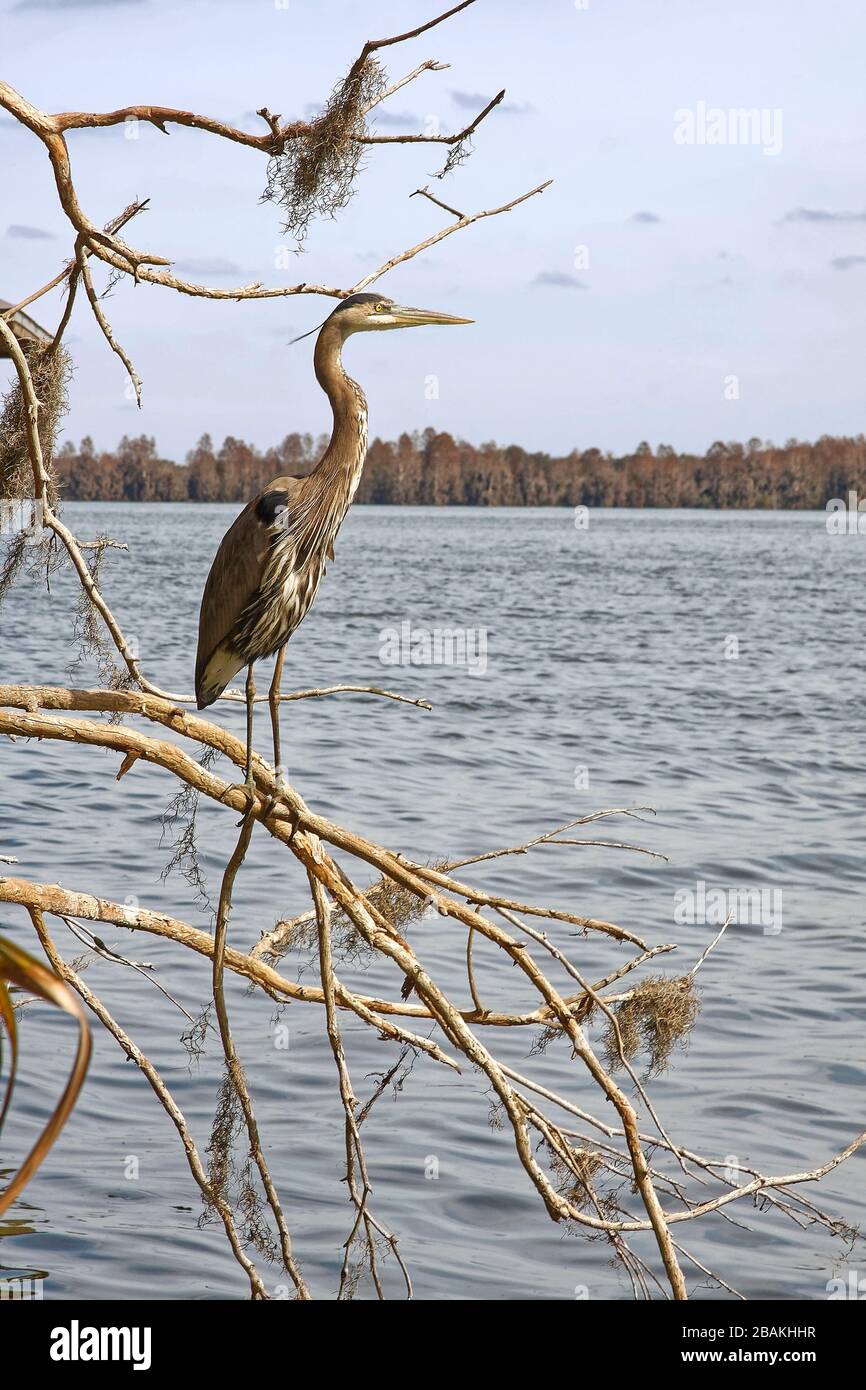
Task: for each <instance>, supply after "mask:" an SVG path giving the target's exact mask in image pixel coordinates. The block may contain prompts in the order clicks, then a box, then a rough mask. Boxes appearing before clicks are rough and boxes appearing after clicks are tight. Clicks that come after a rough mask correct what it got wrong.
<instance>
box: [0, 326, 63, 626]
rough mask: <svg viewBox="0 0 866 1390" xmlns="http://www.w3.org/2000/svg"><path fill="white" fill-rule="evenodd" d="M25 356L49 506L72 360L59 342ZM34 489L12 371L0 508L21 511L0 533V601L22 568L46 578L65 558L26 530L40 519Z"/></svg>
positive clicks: (2, 424)
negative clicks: (6, 532) (6, 530)
mask: <svg viewBox="0 0 866 1390" xmlns="http://www.w3.org/2000/svg"><path fill="white" fill-rule="evenodd" d="M26 355H27V360H28V365H29V367H30V374H31V376H32V379H33V387H34V390H35V392H36V398H37V400H38V401H39V413H38V416H37V429H38V432H39V440H40V443H41V445H42V461H43V464H44V466H45V471H46V473H47V475H48V479H49V483H48V489H47V492H48V502H49V503H50V505H51V506H52V507H53V506H55V505H56V503H57V487H56V484H55V482H54V468H53V460H54V450H55V448H56V445H57V436H58V434H59V432H60V426H61V424H62V422H63V418H64V416H65V414H66V408H67V405H68V395H67V392H68V387H69V379H70V377H71V375H72V359H71V358H70V356H69V353H68V352H67V351H66V349H65V348H62V347H60V346H59V345H58V347H57V348H56V349H55V350H54V351H52V350H51V347H50V346H46V347H39V348H30V349H29V351H28V352H27V354H26ZM35 491H36V488H35V484H34V480H33V465H32V463H31V461H30V451H29V447H28V442H27V406H26V404H25V401H24V393H23V391H22V390H21V383H20V381H19V380H18V377H17V375H16V377H15V378H14V380H13V382H12V385H11V386H10V387H9V389H8V391H7V392H6V394H5V396H4V397H3V402H2V406H0V507H2V505H3V504H4V503H5V504H7V505H8V504H12V506H13V508H14V507H15V505H16V504H20V505H21V515H20V519H18V520H17V521H16V524H15V525H14V527H13V528H12V529H11V530H10V534H9V535H3V536H2V537H0V540H2V542H3V544H2V553H0V559H2V563H0V602H2V600H3V599H4V598H5V597H6V595H7V593H8V592H9V590H10V589H11V587H12V585H13V584H14V582H15V580H16V579H17V578H18V576H19V575H20V573H21V572H22V570H24V569H29V570H30V572H31V573H32V574H34V575H39V576H40V577H44V578H46V579H50V576H51V574H52V572H53V571H54V570H55V569H57V568H59V566H60V565H61V564H62V563H63V560H64V558H65V556H64V555H63V554H61V552H60V551H59V549H58V548H57V546H55V545H52V538H51V536H50V535H49V534H48V533H47V532H44V533H43V535H42V539H41V540H40V539H39V537H38V532H37V534H36V535H35V536H34V534H33V532H32V531H28V530H27V529H26V528H27V527H28V526H32V525H33V523H34V522H37V523H38V520H39V518H38V516H37V515H36V513H35V512H34V511H33V510H32V508H33V505H34V503H33V498H34V494H35Z"/></svg>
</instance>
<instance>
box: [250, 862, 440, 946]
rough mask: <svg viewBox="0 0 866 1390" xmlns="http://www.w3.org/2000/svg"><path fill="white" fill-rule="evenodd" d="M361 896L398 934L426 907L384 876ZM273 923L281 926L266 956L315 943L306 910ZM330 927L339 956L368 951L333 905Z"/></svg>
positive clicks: (436, 865) (436, 866)
mask: <svg viewBox="0 0 866 1390" xmlns="http://www.w3.org/2000/svg"><path fill="white" fill-rule="evenodd" d="M446 862H447V861H437V862H436V863H434V864H432V865H430V867H431V868H434V869H443V868H445V867H446ZM364 897H365V899H366V901H367V902H368V903H369V905H370V906H371V907H372V908H374V909H375V910H376V911H377V912H380V913H381V914H382V916H383V917H384V918H385V920H386V921H387V922H389V923H390V924H391V926H392V927H394V929H395V930H396V931H398V932H400V934H401V935H404V934H405V931H406V928H407V927H409V926H410V925H411V924H412V923H413V922H417V921H418V920H419V918H421V917H423V915H424V912H425V911H426V908H427V900H426V899H425V898H419V897H418V895H417V893H413V892H412V891H411V889H409V888H405V887H404V886H403V885H402V884H401V883H396V882H395V881H394V879H392V878H388V877H387V876H385V877H383V878H379V879H376V881H375V883H371V885H370V887H369V888H367V889H366V890H365V892H364ZM277 927H278V928H284V929H285V930H284V931H283V934H282V936H281V938H280V940H279V944H278V945H276V946H272V947H271V948H269V950H268V953H267V954H268V956H269V957H270V958H272V959H274V960H279V959H280V958H281V957H282V956H284V955H285V954H287V952H289V951H299V952H310V951H313V950H314V949H316V948H317V946H318V941H319V932H318V927H317V925H316V918H315V916H313V915H312V914H310V913H304V914H303V915H302V916H300V917H297V918H295V919H294V920H293V921H291V922H278V923H277ZM331 931H332V938H333V947H334V952H335V954H336V956H337V958H338V959H339V960H363V959H365V958H366V957H367V955H369V952H370V947H369V946H368V945H367V943H366V941H365V940H364V938H363V936H362V935H361V933H360V932H359V931H358V929H357V927H356V926H355V924H354V922H353V921H352V919H351V918H350V917H349V916H347V914H346V913H345V912H344V911H343V909H342V908H341V907H335V908H334V911H333V914H332V917H331Z"/></svg>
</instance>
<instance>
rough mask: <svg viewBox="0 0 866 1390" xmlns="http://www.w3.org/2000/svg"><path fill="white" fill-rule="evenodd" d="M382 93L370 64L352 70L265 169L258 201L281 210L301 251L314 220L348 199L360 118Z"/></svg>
mask: <svg viewBox="0 0 866 1390" xmlns="http://www.w3.org/2000/svg"><path fill="white" fill-rule="evenodd" d="M384 90H385V73H384V70H383V68H382V66H381V64H380V63H378V62H377V61H376V59H375V58H372V57H371V58H367V59H366V61H365V62H364V63H363V64H360V65H357V64H356V65H355V67H353V68H352V69H351V71H350V72H349V74H348V75H347V76H346V77H345V78H344V79H343V81H342V82H340V83H339V84H338V86H336V87H335V88H334V91H333V92H332V93H331V96H330V98H329V100H328V103H327V105H326V106H325V109H324V111H323V112H322V114H321V115H320V116H317V117H316V119H315V120H313V121H311V122H310V123H309V125H308V126H307V127H306V128H305V129H304V130H302V131H301V132H300V133H298V134H297V135H294V136H293V138H292V139H291V140H287V141H286V143H285V146H284V148H283V149H282V151H281V152H280V153H279V154H275V155H273V156H272V158H271V160H270V163H269V164H268V181H267V186H266V188H265V191H264V193H263V194H262V198H263V199H265V200H267V201H269V202H273V203H277V204H278V205H279V206H280V207H282V208H283V209H284V210H285V217H286V220H285V230H286V231H287V232H288V233H290V235H292V236H294V237H296V238H297V241H298V245H299V246H300V245H302V244H303V242H304V239H305V237H306V235H307V231H308V229H309V224H310V222H311V220H312V219H313V218H314V217H334V216H335V215H336V214H337V213H338V212H339V211H340V210H341V209H342V208H344V207H345V206H346V204H347V203H348V201H349V199H350V198H351V196H352V189H353V185H354V182H355V176H356V174H357V173H358V169H359V167H360V163H361V158H362V155H363V152H364V146H363V145H362V144H360V142H359V138H358V137H359V136H362V135H363V134H364V131H365V129H366V126H365V122H364V113H365V111H366V110H367V108H368V107H369V105H370V103H371V102H374V101H375V100H376V99H377V97H380V96H381V95H382V93H383V91H384Z"/></svg>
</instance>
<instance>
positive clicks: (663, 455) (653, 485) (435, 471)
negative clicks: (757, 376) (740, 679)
mask: <svg viewBox="0 0 866 1390" xmlns="http://www.w3.org/2000/svg"><path fill="white" fill-rule="evenodd" d="M323 448H324V441H323V440H322V439H315V438H314V437H313V436H312V435H310V434H303V435H301V434H290V435H288V436H287V437H286V438H285V439H284V440H283V442H282V444H280V445H278V446H277V447H276V448H271V449H267V450H260V449H257V448H255V447H253V446H252V445H250V444H245V443H244V442H243V440H240V439H234V438H233V437H231V436H229V438H227V439H225V440H224V441H223V443H222V445H221V446H220V447H219V448H216V447H215V446H214V444H213V442H212V440H211V438H210V436H209V435H203V436H202V438H201V439H200V440H199V442H198V444H197V445H196V447H195V448H194V449H192V450H191V451H190V453H189V454H188V455H187V458H186V461H185V462H184V463H182V464H178V463H174V462H173V461H172V460H171V459H165V458H161V457H160V455H159V453H158V452H157V448H156V443H155V441H154V440H153V439H151V438H148V437H147V436H146V435H141V436H140V437H139V438H137V439H130V438H127V437H124V438H123V439H122V440H121V441H120V444H119V445H118V447H117V448H116V449H115V450H114V451H113V452H110V453H107V452H97V450H96V449H95V448H94V446H93V441H92V440H91V439H89V438H87V439H84V440H82V442H81V445H80V447H79V448H77V449H76V448H75V447H74V445H73V444H71V443H67V444H66V445H64V447H63V449H62V450H61V451H60V453H59V454H58V456H57V458H56V463H57V473H58V480H59V482H60V485H61V489H62V495H63V496H64V497H66V498H67V499H69V500H71V501H107V502H121V501H125V502H244V501H246V500H247V499H248V498H249V497H251V496H252V495H253V494H254V493H255V492H256V491H257V490H258V489H259V488H261V487H262V486H263V485H264V484H265V483H266V482H268V480H269V479H271V478H273V477H275V476H277V475H278V474H280V473H289V474H295V475H303V474H306V473H308V472H310V470H311V469H312V468H314V467H315V465H316V463H317V462H318V460H319V458H320V457H321V453H322V449H323ZM849 490H853V491H855V492H857V493H858V495H859V496H860V497H866V437H864V436H863V435H862V434H858V435H856V436H854V437H853V438H832V437H830V436H828V435H824V436H822V438H821V439H819V440H818V441H817V442H816V443H814V444H803V443H800V442H799V441H798V440H796V439H789V440H788V442H787V444H785V445H784V446H783V447H782V446H777V445H775V444H772V443H769V442H764V441H762V440H760V439H750V440H749V442H748V443H747V444H736V443H733V444H725V443H723V442H722V441H721V440H719V441H717V442H716V443H715V444H713V445H711V446H710V448H709V449H708V450H707V452H706V454H704V455H698V454H679V453H677V452H676V450H675V449H672V448H671V447H670V445H667V444H660V445H659V446H658V447H657V448H656V449H652V448H651V447H650V445H649V444H646V443H642V444H639V445H638V447H637V448H636V449H635V451H634V453H632V454H624V455H622V456H621V457H616V456H614V455H613V454H610V453H603V452H602V451H601V450H600V449H585V450H578V449H574V450H572V452H571V453H570V454H568V455H566V456H565V457H563V458H554V457H552V456H551V455H550V454H544V453H529V452H527V450H525V449H521V448H519V447H518V446H517V445H509V446H508V447H506V448H500V446H499V445H497V444H481V445H479V446H475V445H472V444H466V443H464V442H463V441H462V440H456V439H454V438H453V436H452V435H450V434H439V433H437V432H436V431H435V430H432V429H427V430H425V431H424V432H423V433H417V432H416V433H414V434H411V435H410V434H402V435H401V436H400V438H399V439H398V440H397V442H396V443H386V442H384V441H382V440H381V439H375V440H374V441H373V443H372V444H371V446H370V452H369V455H368V458H367V465H366V468H365V470H364V476H363V478H362V481H361V486H360V488H359V491H358V497H357V500H358V501H359V502H376V503H380V504H382V503H384V504H411V505H434V506H476V507H549V506H553V507H575V506H578V505H581V504H583V505H585V506H590V507H780V508H800V509H804V508H823V507H824V505H825V503H826V502H827V501H828V500H829V499H830V498H832V497H843V498H844V497H846V496H847V493H848V491H849Z"/></svg>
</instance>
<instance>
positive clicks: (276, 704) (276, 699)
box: [268, 647, 286, 790]
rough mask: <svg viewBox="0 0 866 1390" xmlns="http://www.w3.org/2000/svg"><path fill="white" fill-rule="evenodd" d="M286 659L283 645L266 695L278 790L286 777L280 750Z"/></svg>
mask: <svg viewBox="0 0 866 1390" xmlns="http://www.w3.org/2000/svg"><path fill="white" fill-rule="evenodd" d="M285 659H286V649H285V647H280V650H279V651H278V652H277V661H276V665H275V666H274V678H273V680H272V681H271V689H270V693H269V695H268V704H269V705H270V707H271V730H272V732H273V736H274V776H275V777H276V781H277V790H279V789H280V788H281V787H282V785H283V783H284V782H285V781H286V778H285V777H284V775H283V759H282V754H281V752H280V683H281V682H282V679H283V662H284V661H285Z"/></svg>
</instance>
